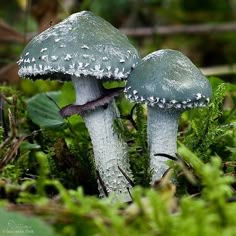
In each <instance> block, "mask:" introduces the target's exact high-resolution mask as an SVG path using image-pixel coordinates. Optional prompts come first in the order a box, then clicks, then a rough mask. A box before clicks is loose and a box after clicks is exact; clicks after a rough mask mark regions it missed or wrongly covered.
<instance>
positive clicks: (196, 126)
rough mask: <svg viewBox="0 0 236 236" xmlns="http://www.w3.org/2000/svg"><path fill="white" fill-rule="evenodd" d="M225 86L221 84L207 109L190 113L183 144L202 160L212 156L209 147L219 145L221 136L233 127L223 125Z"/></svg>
mask: <svg viewBox="0 0 236 236" xmlns="http://www.w3.org/2000/svg"><path fill="white" fill-rule="evenodd" d="M226 91H227V85H226V84H224V83H221V84H220V85H219V86H218V87H217V89H216V91H215V94H214V97H213V99H212V101H211V102H210V104H209V106H208V107H207V108H202V109H196V110H194V111H192V112H191V117H192V119H191V120H190V125H191V129H190V131H189V133H188V135H186V136H185V141H184V142H185V143H186V145H187V146H188V147H189V148H190V149H191V150H194V152H195V153H196V154H197V155H198V156H200V157H201V158H202V159H204V160H209V157H210V155H212V150H211V149H210V147H211V146H214V145H216V144H217V143H219V140H220V139H222V136H224V135H225V134H227V132H228V131H230V130H232V128H233V129H234V125H231V124H225V123H224V122H222V120H223V109H222V108H223V101H224V96H225V93H226Z"/></svg>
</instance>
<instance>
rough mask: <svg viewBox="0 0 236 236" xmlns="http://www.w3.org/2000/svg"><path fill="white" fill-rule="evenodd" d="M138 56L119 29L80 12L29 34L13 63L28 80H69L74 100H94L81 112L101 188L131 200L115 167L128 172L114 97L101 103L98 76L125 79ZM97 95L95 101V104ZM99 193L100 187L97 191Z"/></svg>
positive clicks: (82, 101)
mask: <svg viewBox="0 0 236 236" xmlns="http://www.w3.org/2000/svg"><path fill="white" fill-rule="evenodd" d="M139 60H140V59H139V56H138V53H137V51H136V49H135V48H134V47H133V46H132V45H131V44H130V42H129V41H128V39H127V37H126V36H125V35H124V34H123V33H121V32H120V31H119V30H118V29H116V28H114V27H113V26H112V25H111V24H109V23H108V22H107V21H105V20H104V19H102V18H100V17H98V16H95V15H94V14H93V13H92V12H88V11H83V12H79V13H75V14H73V15H71V16H69V17H68V18H67V19H65V20H63V21H62V22H60V23H58V24H56V25H54V26H52V27H50V28H49V29H47V30H45V31H44V32H42V33H41V34H39V35H38V36H36V37H35V38H33V39H32V41H31V42H29V44H28V45H27V46H26V47H25V49H24V50H23V52H22V55H21V57H20V60H19V62H18V64H19V76H21V77H28V78H31V79H33V80H35V79H52V80H60V81H66V80H70V79H72V81H73V84H74V88H75V92H76V102H75V105H79V106H81V105H82V106H83V108H85V107H89V106H86V104H87V103H90V104H91V103H92V104H93V106H92V107H94V109H90V110H87V111H86V112H84V113H83V114H82V117H83V118H84V121H85V124H86V126H87V128H88V131H89V134H90V137H91V140H92V144H93V151H94V157H95V166H96V169H97V171H98V173H99V176H100V177H101V179H102V181H103V183H104V185H105V186H104V187H105V189H106V192H108V193H114V194H115V195H116V196H117V197H119V195H122V197H121V198H123V197H124V200H125V201H126V200H128V199H129V200H130V196H129V191H128V190H127V188H129V187H130V183H129V181H128V180H127V178H126V177H125V176H124V175H123V174H122V172H121V171H120V170H121V169H122V171H124V173H126V174H127V176H130V177H132V175H131V171H130V168H129V163H128V157H127V145H126V144H125V143H124V141H122V140H121V139H120V138H119V137H118V135H117V134H116V132H115V131H114V129H113V123H114V119H116V118H117V117H119V113H118V110H117V108H116V105H115V102H114V99H112V100H111V101H110V100H109V99H108V100H109V101H110V102H108V104H107V106H106V107H105V106H102V105H104V104H101V98H102V97H104V93H105V92H104V89H103V86H102V81H113V80H124V79H126V78H127V77H128V75H129V74H130V71H131V69H132V68H133V67H134V66H135V65H136V64H137V63H138V61H139ZM106 96H107V91H106ZM97 99H98V100H99V99H100V103H99V102H98V103H96V100H97ZM103 100H104V101H105V99H103ZM103 100H102V101H103ZM99 104H101V105H99ZM71 106H73V107H70V106H67V108H66V109H67V110H66V111H68V110H69V111H71V110H73V111H75V112H76V109H74V108H76V107H75V106H74V105H71ZM70 108H73V109H71V110H70ZM64 111H65V110H64ZM69 113H70V112H69ZM104 194H105V193H104V191H103V188H102V187H101V186H100V195H104Z"/></svg>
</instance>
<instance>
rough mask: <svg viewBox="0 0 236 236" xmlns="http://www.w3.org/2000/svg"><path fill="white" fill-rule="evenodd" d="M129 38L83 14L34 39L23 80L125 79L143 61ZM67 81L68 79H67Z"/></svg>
mask: <svg viewBox="0 0 236 236" xmlns="http://www.w3.org/2000/svg"><path fill="white" fill-rule="evenodd" d="M139 60H140V59H139V56H138V53H137V50H136V49H135V48H134V47H133V46H132V45H131V43H130V42H129V40H128V38H127V37H126V36H125V35H124V34H123V33H121V32H120V31H119V30H118V29H116V28H115V27H113V26H112V25H111V24H110V23H108V22H107V21H105V20H104V19H102V18H101V17H98V16H96V15H94V14H93V13H92V12H88V11H83V12H79V13H75V14H73V15H71V16H69V17H68V18H67V19H65V20H63V21H62V22H60V23H58V24H56V25H54V26H52V27H50V28H49V29H47V30H45V31H44V32H42V33H41V34H39V35H37V36H36V37H34V38H33V39H32V40H31V41H30V42H29V43H28V45H27V46H26V47H25V49H24V50H23V52H22V55H21V57H20V60H19V61H18V65H19V76H21V77H35V78H37V77H40V76H43V77H44V78H45V77H46V76H45V75H47V74H50V76H51V77H53V76H54V75H55V78H57V79H59V80H64V77H63V75H64V74H66V75H75V76H80V75H85V76H86V75H92V76H96V77H97V78H103V77H106V78H114V79H125V78H127V76H128V75H129V73H130V70H131V69H132V68H134V67H135V65H136V64H137V63H138V61H139ZM66 79H67V78H66Z"/></svg>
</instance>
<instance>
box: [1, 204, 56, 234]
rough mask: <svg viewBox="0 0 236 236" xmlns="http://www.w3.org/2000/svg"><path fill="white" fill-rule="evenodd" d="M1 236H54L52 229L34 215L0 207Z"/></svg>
mask: <svg viewBox="0 0 236 236" xmlns="http://www.w3.org/2000/svg"><path fill="white" fill-rule="evenodd" d="M0 235H1V236H9V235H11V236H19V235H24V236H29V235H30V236H32V235H37V236H56V233H54V231H53V229H52V228H50V226H48V225H47V224H46V223H44V222H43V221H41V220H40V219H37V218H35V217H32V216H30V217H26V216H24V215H22V214H20V213H16V212H7V211H5V210H4V209H1V208H0Z"/></svg>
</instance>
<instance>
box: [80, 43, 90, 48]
mask: <svg viewBox="0 0 236 236" xmlns="http://www.w3.org/2000/svg"><path fill="white" fill-rule="evenodd" d="M81 48H82V49H89V47H88V46H87V45H85V44H84V45H83V46H82V47H81Z"/></svg>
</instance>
